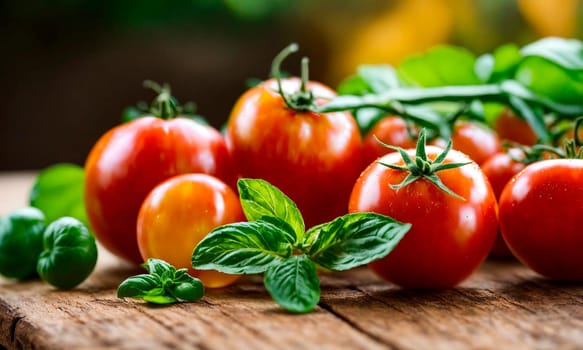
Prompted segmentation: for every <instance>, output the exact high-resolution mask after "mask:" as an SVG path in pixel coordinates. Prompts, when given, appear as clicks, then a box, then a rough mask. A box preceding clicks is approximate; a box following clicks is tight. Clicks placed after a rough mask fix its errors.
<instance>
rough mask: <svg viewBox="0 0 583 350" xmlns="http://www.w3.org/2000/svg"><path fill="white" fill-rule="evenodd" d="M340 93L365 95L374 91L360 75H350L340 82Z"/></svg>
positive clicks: (338, 90)
mask: <svg viewBox="0 0 583 350" xmlns="http://www.w3.org/2000/svg"><path fill="white" fill-rule="evenodd" d="M336 91H337V92H338V95H359V96H360V95H364V94H369V93H371V92H372V89H371V88H370V86H369V85H368V84H367V82H366V81H364V79H363V78H362V77H361V76H359V75H353V76H351V77H348V78H347V79H345V80H344V81H342V82H341V83H340V85H339V86H338V89H337V90H336Z"/></svg>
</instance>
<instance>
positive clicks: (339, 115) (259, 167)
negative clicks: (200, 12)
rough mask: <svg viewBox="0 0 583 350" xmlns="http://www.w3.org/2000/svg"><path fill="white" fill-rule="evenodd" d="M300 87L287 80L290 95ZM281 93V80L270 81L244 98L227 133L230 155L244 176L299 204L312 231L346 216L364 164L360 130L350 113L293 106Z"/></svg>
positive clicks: (320, 89)
mask: <svg viewBox="0 0 583 350" xmlns="http://www.w3.org/2000/svg"><path fill="white" fill-rule="evenodd" d="M300 84H301V82H300V79H297V78H288V79H283V80H282V87H283V90H284V91H285V92H287V93H289V94H291V93H293V92H296V91H298V90H299V89H300ZM307 88H308V89H309V90H311V91H312V93H313V95H314V96H316V97H318V98H332V97H334V96H335V95H336V94H335V92H334V91H333V90H331V89H330V88H328V87H326V86H324V85H322V84H319V83H317V82H308V84H307ZM277 91H278V89H277V82H276V80H268V81H266V82H264V83H262V84H260V85H258V86H256V87H254V88H251V89H250V90H248V91H247V92H246V93H245V94H243V95H242V96H241V97H240V98H239V100H238V101H237V103H236V104H235V106H234V108H233V110H232V112H231V115H230V117H229V120H228V123H227V130H226V139H227V144H228V147H229V150H230V151H231V155H232V156H233V159H234V161H235V162H236V165H237V168H238V170H239V173H240V175H241V176H242V177H247V178H261V179H264V180H266V181H268V182H270V183H271V184H273V185H274V186H276V187H278V188H279V189H280V190H282V191H283V192H284V193H285V194H287V195H288V196H289V197H290V198H291V199H292V200H294V201H295V202H296V204H297V205H298V208H299V209H300V211H301V213H302V214H303V216H304V220H305V222H306V226H307V227H310V226H313V225H315V224H319V223H322V222H326V221H329V220H332V219H333V218H335V217H337V216H339V215H342V214H344V213H345V212H346V204H347V203H348V197H349V195H350V190H351V188H352V185H353V184H354V181H356V179H357V177H358V174H359V173H360V172H361V171H362V169H363V168H364V165H365V164H364V162H363V159H362V156H361V155H362V153H361V152H362V139H361V137H360V133H359V130H358V126H357V125H356V122H355V121H354V118H353V117H352V115H351V114H350V113H347V112H334V113H315V112H311V111H305V112H302V111H295V110H293V109H291V108H288V107H287V106H286V104H285V102H284V100H283V98H282V97H281V95H280V94H279V93H278V92H277ZM324 102H325V101H324V100H317V101H316V103H324Z"/></svg>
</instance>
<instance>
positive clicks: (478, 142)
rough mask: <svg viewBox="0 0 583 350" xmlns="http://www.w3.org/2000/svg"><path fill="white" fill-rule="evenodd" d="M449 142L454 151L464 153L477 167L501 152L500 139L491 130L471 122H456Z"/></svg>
mask: <svg viewBox="0 0 583 350" xmlns="http://www.w3.org/2000/svg"><path fill="white" fill-rule="evenodd" d="M451 140H452V142H453V148H454V149H456V150H458V151H460V152H462V153H465V154H466V155H468V157H470V159H472V160H473V161H474V162H476V163H478V165H482V164H483V163H484V162H485V161H486V160H487V159H488V158H490V157H491V156H493V155H494V154H496V153H499V152H501V151H502V145H501V143H500V139H499V138H498V136H497V135H496V133H495V132H494V131H493V130H491V129H488V128H487V127H486V126H483V125H480V124H476V123H472V122H466V121H460V122H457V123H456V124H455V126H454V129H453V133H452V135H451Z"/></svg>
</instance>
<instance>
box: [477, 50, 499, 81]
mask: <svg viewBox="0 0 583 350" xmlns="http://www.w3.org/2000/svg"><path fill="white" fill-rule="evenodd" d="M494 64H495V61H494V56H493V55H492V54H489V53H487V54H484V55H482V56H480V57H478V59H477V60H476V65H475V66H474V70H475V71H476V75H477V76H478V78H480V80H481V81H482V82H483V83H486V82H488V81H489V80H490V77H491V76H492V72H493V71H494Z"/></svg>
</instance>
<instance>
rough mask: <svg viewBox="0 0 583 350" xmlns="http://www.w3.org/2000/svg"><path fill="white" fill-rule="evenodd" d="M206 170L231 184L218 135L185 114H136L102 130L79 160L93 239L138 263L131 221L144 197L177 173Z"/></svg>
mask: <svg viewBox="0 0 583 350" xmlns="http://www.w3.org/2000/svg"><path fill="white" fill-rule="evenodd" d="M193 172H200V173H207V174H211V175H214V176H216V177H218V178H220V179H222V180H224V181H225V182H227V183H229V184H231V185H232V186H235V185H236V172H235V168H234V165H233V163H232V160H231V158H230V156H229V153H228V150H227V147H226V143H225V141H224V139H223V137H222V135H221V134H220V133H219V132H218V131H216V130H215V129H213V128H211V127H209V126H205V125H201V124H199V123H196V122H194V121H192V120H188V119H185V118H176V119H171V120H168V121H166V120H162V119H159V118H154V117H144V118H139V119H136V120H134V121H131V122H128V123H125V124H122V125H119V126H117V127H115V128H113V129H111V130H109V131H108V132H106V133H105V134H104V135H103V136H102V137H101V138H100V139H99V140H98V141H97V143H96V144H95V146H94V147H93V149H92V150H91V152H90V153H89V156H88V158H87V161H86V163H85V176H86V179H85V206H86V210H87V215H88V218H89V222H90V224H91V228H92V230H93V232H94V234H95V236H96V238H97V239H98V240H99V242H100V243H101V244H102V245H103V246H104V247H105V248H107V249H108V250H109V251H111V252H112V253H113V254H115V255H117V256H119V257H121V258H124V259H126V260H128V261H131V262H134V263H137V264H138V263H141V262H142V258H141V256H140V252H139V250H138V244H137V239H136V220H137V217H138V211H139V209H140V206H141V204H142V202H143V201H144V198H146V195H147V194H148V193H149V192H150V190H151V189H152V188H154V187H155V186H156V185H157V184H159V183H160V182H162V181H164V180H166V179H168V178H170V177H172V176H174V175H178V174H183V173H193Z"/></svg>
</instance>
